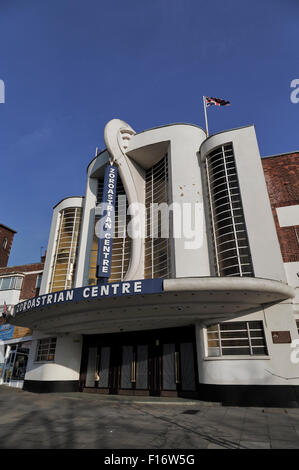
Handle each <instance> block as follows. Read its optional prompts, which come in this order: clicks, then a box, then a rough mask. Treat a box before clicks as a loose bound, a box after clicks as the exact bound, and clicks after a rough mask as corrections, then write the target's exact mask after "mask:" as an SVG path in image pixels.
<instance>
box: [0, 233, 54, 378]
mask: <svg viewBox="0 0 299 470" xmlns="http://www.w3.org/2000/svg"><path fill="white" fill-rule="evenodd" d="M1 228H3V232H2V233H3V234H4V236H5V237H7V239H8V240H9V241H8V242H7V252H6V254H7V253H8V254H9V251H10V247H11V243H12V240H13V235H14V233H16V232H14V231H12V230H11V229H7V230H6V231H5V230H4V228H6V227H5V226H4V225H2V224H1ZM9 236H10V238H9ZM8 246H9V249H8ZM3 259H4V262H5V265H4V266H2V267H0V383H4V384H7V385H10V386H16V387H22V386H23V379H24V375H25V371H26V365H27V358H28V354H29V350H30V346H31V335H32V331H31V330H30V329H29V328H24V327H20V326H14V325H11V324H10V323H9V320H10V318H11V317H10V315H11V314H12V312H13V308H14V305H15V304H16V303H18V302H20V301H21V300H26V299H30V298H32V297H34V296H36V295H38V294H39V289H40V283H41V278H42V273H43V269H44V261H45V257H44V256H43V257H42V258H41V260H40V262H38V263H32V264H25V265H20V266H9V267H8V266H7V261H8V257H7V259H6V258H3ZM5 304H6V307H7V313H5V311H4V305H5Z"/></svg>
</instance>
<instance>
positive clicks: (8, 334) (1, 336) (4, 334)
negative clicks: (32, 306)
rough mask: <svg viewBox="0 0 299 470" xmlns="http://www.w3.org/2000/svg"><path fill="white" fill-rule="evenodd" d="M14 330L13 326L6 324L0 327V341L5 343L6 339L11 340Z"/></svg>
mask: <svg viewBox="0 0 299 470" xmlns="http://www.w3.org/2000/svg"><path fill="white" fill-rule="evenodd" d="M14 329H15V327H14V326H13V325H9V324H8V323H4V325H0V340H1V341H5V340H7V339H12V337H13V332H14Z"/></svg>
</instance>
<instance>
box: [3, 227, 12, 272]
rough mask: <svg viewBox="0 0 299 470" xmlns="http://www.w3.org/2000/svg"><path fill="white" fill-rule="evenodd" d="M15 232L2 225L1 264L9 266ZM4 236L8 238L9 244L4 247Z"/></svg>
mask: <svg viewBox="0 0 299 470" xmlns="http://www.w3.org/2000/svg"><path fill="white" fill-rule="evenodd" d="M14 234H15V233H14V232H12V231H11V230H9V229H8V228H5V227H3V226H1V225H0V266H7V263H8V258H9V253H10V250H11V245H12V242H13V237H14ZM4 238H7V246H6V248H3V241H4Z"/></svg>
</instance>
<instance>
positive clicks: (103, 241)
mask: <svg viewBox="0 0 299 470" xmlns="http://www.w3.org/2000/svg"><path fill="white" fill-rule="evenodd" d="M116 183H117V167H116V166H114V165H108V166H107V167H106V169H105V176H104V187H103V198H102V217H101V219H100V233H99V244H98V259H97V278H98V279H101V278H106V279H108V278H109V277H110V274H111V263H112V243H113V237H114V221H115V199H116Z"/></svg>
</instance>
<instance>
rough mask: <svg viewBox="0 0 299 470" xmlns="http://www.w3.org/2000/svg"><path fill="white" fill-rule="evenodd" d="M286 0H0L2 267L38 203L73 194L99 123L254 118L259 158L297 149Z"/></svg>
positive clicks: (43, 234)
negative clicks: (223, 103) (8, 239)
mask: <svg viewBox="0 0 299 470" xmlns="http://www.w3.org/2000/svg"><path fill="white" fill-rule="evenodd" d="M298 27H299V2H298V1H297V0H251V1H250V2H244V1H240V0H226V1H223V0H210V1H208V2H207V1H203V0H150V1H148V0H126V1H121V0H110V1H109V2H107V1H104V0H84V1H79V0H43V1H40V0H0V41H1V53H0V58H1V61H0V79H2V80H4V82H5V86H6V102H5V104H0V122H1V126H0V155H1V218H0V221H1V222H2V223H4V224H5V225H8V226H10V227H12V228H14V229H15V230H17V232H18V233H17V235H16V236H15V241H14V245H13V249H12V251H11V257H10V261H9V265H11V266H12V265H16V264H22V263H30V262H35V261H38V260H39V256H40V248H41V247H46V246H47V242H48V234H49V229H50V223H51V216H52V207H53V206H54V205H55V204H56V203H57V202H58V201H60V200H61V199H62V198H64V197H67V196H71V195H83V194H84V188H85V177H86V166H87V165H88V163H89V161H90V160H91V159H92V158H93V156H94V152H95V148H96V147H99V148H103V146H104V142H103V129H104V126H105V124H106V122H107V121H109V120H110V119H112V118H120V119H123V120H125V121H127V122H128V123H129V124H130V125H131V126H132V127H133V128H134V129H135V130H136V131H137V132H138V131H141V130H144V129H147V128H150V127H155V126H159V125H164V124H168V123H173V122H189V123H194V124H198V125H200V126H204V115H203V109H202V95H207V96H216V97H220V98H224V99H228V100H230V101H231V106H229V107H225V108H216V107H211V108H210V109H209V110H208V113H209V127H210V132H211V133H215V132H219V131H221V130H224V129H230V128H234V127H240V126H244V125H248V124H252V123H253V124H255V127H256V133H257V137H258V141H259V146H260V152H261V155H262V156H265V155H272V154H277V153H284V152H288V151H293V150H298V149H299V132H298V118H299V103H298V104H293V103H291V101H290V93H291V88H290V83H291V81H292V80H293V79H294V78H299V68H298V65H299V60H298V59H299V50H298Z"/></svg>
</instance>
